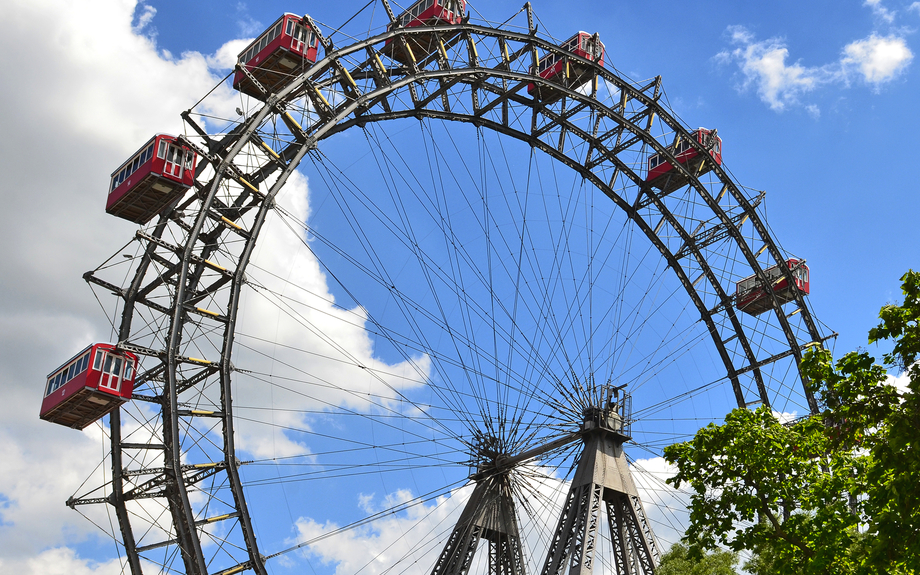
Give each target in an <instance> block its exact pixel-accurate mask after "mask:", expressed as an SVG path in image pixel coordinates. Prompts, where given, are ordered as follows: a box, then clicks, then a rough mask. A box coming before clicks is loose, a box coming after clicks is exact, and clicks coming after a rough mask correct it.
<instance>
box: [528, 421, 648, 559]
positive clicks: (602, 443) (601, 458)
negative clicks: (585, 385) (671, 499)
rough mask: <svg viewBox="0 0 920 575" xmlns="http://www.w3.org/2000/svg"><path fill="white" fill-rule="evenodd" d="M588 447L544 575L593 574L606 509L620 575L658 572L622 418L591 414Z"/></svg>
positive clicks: (583, 455)
mask: <svg viewBox="0 0 920 575" xmlns="http://www.w3.org/2000/svg"><path fill="white" fill-rule="evenodd" d="M585 417H586V419H585V430H586V433H585V435H584V440H585V447H584V452H583V453H582V456H581V459H580V460H579V463H578V468H577V470H576V472H575V477H574V479H573V480H572V486H571V488H570V490H569V495H568V498H567V499H566V503H565V506H564V507H563V510H562V514H561V516H560V518H559V524H558V525H557V526H556V531H555V532H554V534H553V539H552V543H551V544H550V548H549V553H548V554H547V557H546V562H545V563H544V565H543V570H542V572H541V575H563V572H564V571H565V568H566V563H568V567H569V571H568V573H569V575H589V574H590V573H591V571H592V569H593V567H594V553H595V550H596V547H597V537H598V526H599V524H600V514H601V507H602V506H603V505H602V504H606V508H607V520H608V525H609V526H610V538H611V543H612V545H613V565H614V568H615V569H616V573H617V575H627V574H628V575H640V574H651V573H654V572H655V569H656V566H657V563H658V558H659V551H658V546H657V544H656V543H655V536H654V534H653V533H652V529H651V526H650V525H649V523H648V519H647V518H646V516H645V510H644V509H643V508H642V502H641V501H640V500H639V494H638V491H637V490H636V485H635V483H633V480H632V477H631V476H630V474H629V468H628V466H627V464H626V457H625V455H624V454H623V442H624V441H626V440H628V439H629V438H628V437H627V436H625V435H623V433H622V424H621V421H622V419H621V418H620V417H619V416H618V415H617V414H616V412H615V411H610V410H609V409H605V410H601V409H592V410H589V411H588V412H586V415H585Z"/></svg>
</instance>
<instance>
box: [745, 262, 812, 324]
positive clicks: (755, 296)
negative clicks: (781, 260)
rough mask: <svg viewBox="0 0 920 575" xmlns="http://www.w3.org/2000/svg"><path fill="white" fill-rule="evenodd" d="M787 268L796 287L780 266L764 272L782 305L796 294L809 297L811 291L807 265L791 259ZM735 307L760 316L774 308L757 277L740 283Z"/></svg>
mask: <svg viewBox="0 0 920 575" xmlns="http://www.w3.org/2000/svg"><path fill="white" fill-rule="evenodd" d="M786 266H787V267H788V268H789V269H790V270H792V278H793V280H795V284H794V285H793V284H790V283H789V280H787V279H786V277H785V276H784V275H783V273H782V271H781V270H780V267H779V266H773V267H770V268H767V269H765V270H764V271H763V273H764V276H766V278H767V281H768V282H771V283H772V284H773V294H774V295H775V296H776V301H777V302H779V304H780V305H782V304H784V303H788V302H790V301H792V300H794V299H795V295H796V292H802V293H803V294H805V295H808V293H809V290H810V287H809V278H808V266H806V265H805V262H804V261H802V260H797V259H789V260H786ZM735 305H736V306H737V307H738V309H740V310H741V311H743V312H745V313H749V314H751V315H760V314H762V313H763V312H765V311H767V310H769V309H772V308H773V299H772V298H771V297H770V294H768V293H767V290H766V289H765V287H764V285H763V284H762V283H761V282H760V281H759V280H758V279H757V276H750V277H746V278H744V279H743V280H741V281H739V282H738V285H737V287H736V290H735Z"/></svg>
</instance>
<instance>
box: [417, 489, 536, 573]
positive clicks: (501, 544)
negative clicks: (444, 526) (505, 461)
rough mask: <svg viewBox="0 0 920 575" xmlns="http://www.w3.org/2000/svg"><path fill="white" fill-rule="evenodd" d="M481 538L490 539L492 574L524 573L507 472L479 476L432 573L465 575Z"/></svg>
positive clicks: (519, 538)
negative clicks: (484, 476)
mask: <svg viewBox="0 0 920 575" xmlns="http://www.w3.org/2000/svg"><path fill="white" fill-rule="evenodd" d="M481 539H485V540H486V541H488V542H489V575H525V573H524V554H523V551H522V549H521V537H520V535H519V532H518V523H517V516H516V515H515V513H514V501H513V500H512V496H511V482H510V478H509V477H508V474H507V473H498V474H495V475H492V476H490V477H486V478H482V479H479V480H477V482H476V487H475V488H474V489H473V494H472V495H471V496H470V500H469V501H468V502H467V503H466V507H465V508H464V509H463V513H462V514H461V515H460V519H459V520H458V521H457V524H456V526H454V530H453V531H452V532H451V534H450V538H449V539H448V540H447V543H446V544H445V545H444V550H443V551H441V555H440V557H438V561H437V563H435V566H434V569H432V571H431V575H465V574H466V573H467V572H468V571H469V568H470V565H471V564H472V562H473V556H474V555H475V554H476V548H477V546H478V545H479V541H480V540H481Z"/></svg>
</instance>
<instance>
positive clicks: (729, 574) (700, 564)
mask: <svg viewBox="0 0 920 575" xmlns="http://www.w3.org/2000/svg"><path fill="white" fill-rule="evenodd" d="M737 563H738V556H737V555H736V554H735V553H732V552H730V551H721V550H719V551H713V552H711V553H706V554H705V555H703V556H702V557H697V558H694V557H690V555H689V551H688V549H687V546H686V545H683V544H682V543H675V544H674V545H672V546H671V548H670V549H669V550H668V552H667V553H665V554H664V555H662V556H661V563H659V564H658V571H657V574H658V575H738V572H737V571H736V570H735V564H737Z"/></svg>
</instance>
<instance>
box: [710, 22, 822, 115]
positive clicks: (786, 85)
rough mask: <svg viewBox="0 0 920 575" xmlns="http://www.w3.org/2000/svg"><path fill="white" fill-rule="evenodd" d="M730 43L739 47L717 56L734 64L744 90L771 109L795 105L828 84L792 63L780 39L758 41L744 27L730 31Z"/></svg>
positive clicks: (817, 74)
mask: <svg viewBox="0 0 920 575" xmlns="http://www.w3.org/2000/svg"><path fill="white" fill-rule="evenodd" d="M729 33H730V35H731V43H732V44H734V45H736V46H737V47H736V48H735V49H734V50H731V51H724V52H721V53H720V54H718V55H717V58H718V59H719V60H720V61H722V62H735V63H737V64H738V66H739V68H740V69H741V73H742V75H743V77H744V80H743V82H742V84H741V86H740V87H741V89H742V90H747V89H749V88H753V89H755V90H756V91H757V93H758V95H760V98H761V99H762V100H763V101H764V102H766V103H767V104H768V105H769V106H770V108H771V109H773V110H777V111H781V110H784V109H786V108H787V107H788V106H789V105H791V104H796V103H798V101H799V97H800V96H801V95H802V94H803V93H806V92H810V91H812V90H814V89H815V88H817V87H818V86H819V85H820V84H822V83H824V82H826V81H827V73H826V72H825V71H823V70H821V69H817V68H808V67H805V66H803V65H801V64H800V63H798V62H795V63H789V62H787V60H788V58H789V49H788V48H787V47H786V43H785V41H783V40H782V39H781V38H771V39H769V40H763V41H757V40H756V38H755V37H754V35H753V34H752V33H751V32H750V31H748V30H747V29H746V28H744V27H742V26H733V27H731V28H729Z"/></svg>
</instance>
